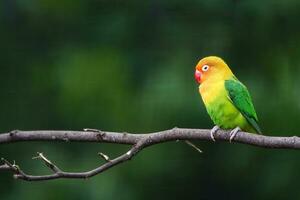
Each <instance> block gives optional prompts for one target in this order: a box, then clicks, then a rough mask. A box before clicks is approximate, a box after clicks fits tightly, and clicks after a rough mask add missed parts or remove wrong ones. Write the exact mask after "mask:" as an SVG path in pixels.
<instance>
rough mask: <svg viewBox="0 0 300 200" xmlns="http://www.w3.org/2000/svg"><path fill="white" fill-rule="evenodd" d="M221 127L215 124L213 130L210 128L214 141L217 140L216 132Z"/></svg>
mask: <svg viewBox="0 0 300 200" xmlns="http://www.w3.org/2000/svg"><path fill="white" fill-rule="evenodd" d="M219 129H220V127H219V126H217V125H216V126H214V127H213V128H212V129H211V130H210V138H211V139H212V141H214V142H215V141H216V139H215V137H214V134H215V133H216V132H217V131H218V130H219Z"/></svg>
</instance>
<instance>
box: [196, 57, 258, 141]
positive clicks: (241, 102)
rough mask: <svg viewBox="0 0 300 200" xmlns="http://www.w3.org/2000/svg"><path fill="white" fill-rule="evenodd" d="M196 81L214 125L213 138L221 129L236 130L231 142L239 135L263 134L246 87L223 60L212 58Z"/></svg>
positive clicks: (198, 69) (201, 65)
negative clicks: (240, 133) (241, 132)
mask: <svg viewBox="0 0 300 200" xmlns="http://www.w3.org/2000/svg"><path fill="white" fill-rule="evenodd" d="M195 79H196V81H197V82H198V83H199V84H200V85H199V93H200V95H201V97H202V100H203V102H204V105H205V107H206V110H207V112H208V114H209V116H210V118H211V119H212V121H213V122H214V124H215V126H214V127H213V128H212V129H211V132H210V135H211V138H212V140H213V141H215V138H214V134H215V133H216V132H217V131H218V130H219V129H220V128H221V129H232V130H231V132H230V142H231V141H232V139H233V138H234V137H235V135H236V134H237V133H238V132H239V131H241V130H242V131H246V132H251V133H259V134H261V129H260V128H259V126H258V118H257V115H256V112H255V109H254V106H253V103H252V100H251V96H250V94H249V92H248V89H247V88H246V86H245V85H244V84H243V83H241V82H240V81H239V80H238V79H237V78H236V77H235V75H234V74H233V73H232V71H231V70H230V68H229V67H228V65H227V64H226V63H225V61H224V60H222V59H221V58H219V57H216V56H209V57H205V58H203V59H201V60H200V61H199V62H198V64H197V65H196V70H195Z"/></svg>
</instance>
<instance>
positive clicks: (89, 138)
mask: <svg viewBox="0 0 300 200" xmlns="http://www.w3.org/2000/svg"><path fill="white" fill-rule="evenodd" d="M214 138H215V139H216V140H217V141H227V142H229V139H230V134H229V132H228V131H224V130H219V131H218V132H217V133H215V134H214ZM178 140H183V141H186V142H187V143H188V144H189V145H190V146H192V147H193V148H195V149H196V150H197V151H199V152H201V150H200V149H199V148H198V147H196V146H195V145H194V144H193V143H191V142H189V140H199V141H200V140H206V141H212V139H211V137H210V130H207V129H181V128H173V129H170V130H165V131H160V132H155V133H148V134H131V133H118V132H106V131H100V130H97V129H85V130H84V131H20V130H15V131H11V132H9V133H3V134H0V144H8V143H14V142H26V141H61V142H65V141H69V142H98V143H99V142H101V143H104V142H105V143H115V144H129V145H132V147H131V149H130V150H129V151H128V152H126V153H124V154H122V155H120V156H119V157H117V158H114V159H110V158H109V157H108V156H107V155H105V154H103V153H99V155H100V156H101V157H102V158H103V159H104V160H105V161H106V162H105V163H104V164H102V165H101V166H99V167H97V168H95V169H93V170H90V171H86V172H65V171H63V170H61V169H60V168H58V167H57V166H56V165H55V164H54V163H53V162H51V161H50V160H49V159H48V158H47V157H46V156H45V155H44V154H43V153H38V156H37V157H35V158H38V159H41V160H43V162H44V163H45V164H46V166H47V167H49V168H50V169H51V171H52V172H53V173H52V174H49V175H41V176H34V175H29V174H26V173H24V172H23V171H22V170H21V169H20V167H19V166H17V165H16V164H12V163H10V162H8V161H7V160H5V159H3V158H2V162H3V164H2V165H0V171H11V172H12V173H13V174H14V177H15V178H17V179H22V180H26V181H41V180H51V179H59V178H69V179H71V178H72V179H86V178H89V177H92V176H95V175H97V174H99V173H102V172H103V171H106V170H108V169H110V168H111V167H114V166H116V165H118V164H121V163H123V162H125V161H128V160H130V159H131V158H132V157H134V156H135V155H136V154H137V153H139V152H140V151H141V150H142V149H144V148H146V147H148V146H151V145H154V144H158V143H164V142H168V141H178ZM233 140H234V142H238V143H243V144H248V145H253V146H258V147H264V148H279V149H300V138H299V137H297V136H293V137H274V136H264V135H256V134H252V133H247V132H238V133H237V134H236V136H235V137H234V139H233Z"/></svg>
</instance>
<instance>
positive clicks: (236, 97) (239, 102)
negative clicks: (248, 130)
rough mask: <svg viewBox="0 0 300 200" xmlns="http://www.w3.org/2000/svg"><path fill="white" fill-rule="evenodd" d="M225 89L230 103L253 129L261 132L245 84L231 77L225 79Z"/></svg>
mask: <svg viewBox="0 0 300 200" xmlns="http://www.w3.org/2000/svg"><path fill="white" fill-rule="evenodd" d="M225 89H226V91H227V93H228V98H229V100H230V101H231V102H232V104H233V105H234V106H235V107H236V108H237V109H238V110H239V111H240V112H241V113H242V115H243V116H244V117H245V118H246V120H247V121H248V123H249V124H250V125H251V126H252V127H253V129H254V130H255V131H256V132H257V133H260V134H261V129H260V128H259V126H258V123H257V121H258V119H257V115H256V112H255V109H254V106H253V104H252V101H251V97H250V94H249V92H248V90H247V88H246V86H245V85H243V84H242V83H241V82H240V81H239V80H238V79H237V78H236V77H233V79H230V80H226V81H225Z"/></svg>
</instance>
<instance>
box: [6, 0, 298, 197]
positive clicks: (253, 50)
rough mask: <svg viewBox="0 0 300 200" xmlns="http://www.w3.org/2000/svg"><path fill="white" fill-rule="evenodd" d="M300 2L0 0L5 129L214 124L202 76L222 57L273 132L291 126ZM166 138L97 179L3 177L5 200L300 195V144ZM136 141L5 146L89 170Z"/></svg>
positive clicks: (37, 166) (19, 155) (10, 155)
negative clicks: (197, 77) (212, 59)
mask: <svg viewBox="0 0 300 200" xmlns="http://www.w3.org/2000/svg"><path fill="white" fill-rule="evenodd" d="M299 19H300V1H298V0H288V1H271V0H268V1H259V0H244V1H239V0H230V1H229V0H210V1H196V0H188V1H178V0H174V1H158V0H152V1H122V0H112V1H105V0H81V1H80V0H75V1H73V0H62V1H53V0H1V2H0V44H1V48H0V61H1V62H0V65H1V67H0V77H1V78H0V88H1V99H0V107H1V112H0V122H1V123H0V124H1V125H0V132H7V131H10V130H13V129H21V130H37V129H67V130H69V129H71V130H82V129H83V128H86V127H89V128H98V129H101V130H110V131H127V132H135V133H138V132H153V131H157V130H164V129H169V128H172V127H174V126H177V127H186V128H211V127H212V126H213V124H212V122H211V120H210V119H209V117H208V115H207V114H206V111H205V109H204V106H203V103H202V101H201V99H200V96H199V94H198V89H197V87H198V86H197V84H196V83H195V81H194V77H193V76H194V75H193V73H194V66H195V65H196V63H197V61H198V60H199V59H200V58H201V57H204V56H207V55H218V56H221V57H223V58H224V59H225V60H226V61H227V63H228V64H229V65H230V66H231V68H232V70H233V71H234V72H235V74H236V76H237V77H238V78H239V79H240V80H241V81H243V82H244V83H245V84H246V85H247V86H248V89H249V90H250V92H251V94H252V97H253V101H254V104H255V107H256V110H257V113H258V116H259V120H260V125H261V127H262V129H263V131H264V132H265V134H267V135H285V136H288V135H294V134H297V132H299V131H297V125H298V124H297V123H299V117H300V101H299V99H300V92H299V85H300V79H299V75H300V56H299V55H300V26H299ZM195 143H196V144H197V145H198V146H200V148H201V149H202V150H203V151H204V153H203V154H198V153H197V152H196V151H195V150H193V149H192V148H190V147H189V146H187V145H186V144H184V143H182V142H178V143H176V142H171V143H166V144H160V145H156V146H153V147H150V148H148V149H145V150H144V151H143V152H141V153H140V154H139V155H138V156H137V157H136V158H135V159H133V160H132V161H130V162H128V163H125V164H122V165H119V166H117V167H115V168H113V169H111V170H109V171H107V172H105V173H103V174H101V175H98V176H96V177H94V178H92V179H89V180H84V181H83V180H55V181H48V182H34V183H28V182H23V181H18V180H14V179H13V178H12V177H11V174H8V173H1V174H0V186H1V187H0V199H1V200H2V199H4V200H16V199H22V200H35V199H45V200H48V199H49V200H50V199H51V200H52V199H57V200H60V199H75V200H81V199H128V200H134V199H154V198H155V199H175V198H176V199H183V198H186V199H229V198H230V199H292V198H293V199H298V198H300V190H299V185H300V184H299V179H300V173H299V167H300V159H299V152H298V151H293V150H270V149H260V148H256V147H251V146H247V145H240V144H229V143H228V144H227V143H214V144H213V143H211V142H195ZM128 148H129V147H128V146H125V145H112V144H89V143H47V142H30V143H15V144H7V145H1V146H0V157H5V158H7V159H9V160H16V162H17V164H19V165H20V166H22V168H23V169H24V170H25V171H26V172H30V173H33V174H44V173H48V172H49V171H48V169H46V168H45V167H44V166H43V163H41V162H39V161H36V160H32V159H31V157H32V156H34V155H35V153H36V152H37V151H39V152H44V154H46V155H47V156H48V157H49V158H50V159H51V160H52V161H55V163H56V164H57V165H58V166H60V167H61V168H63V169H65V170H70V171H84V170H90V169H92V168H94V167H96V166H97V165H99V164H100V163H101V162H102V161H101V159H100V158H99V157H98V156H97V152H99V151H102V152H105V153H107V154H108V155H110V156H111V157H114V156H117V155H119V154H121V153H123V152H124V151H126V150H127V149H128Z"/></svg>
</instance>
